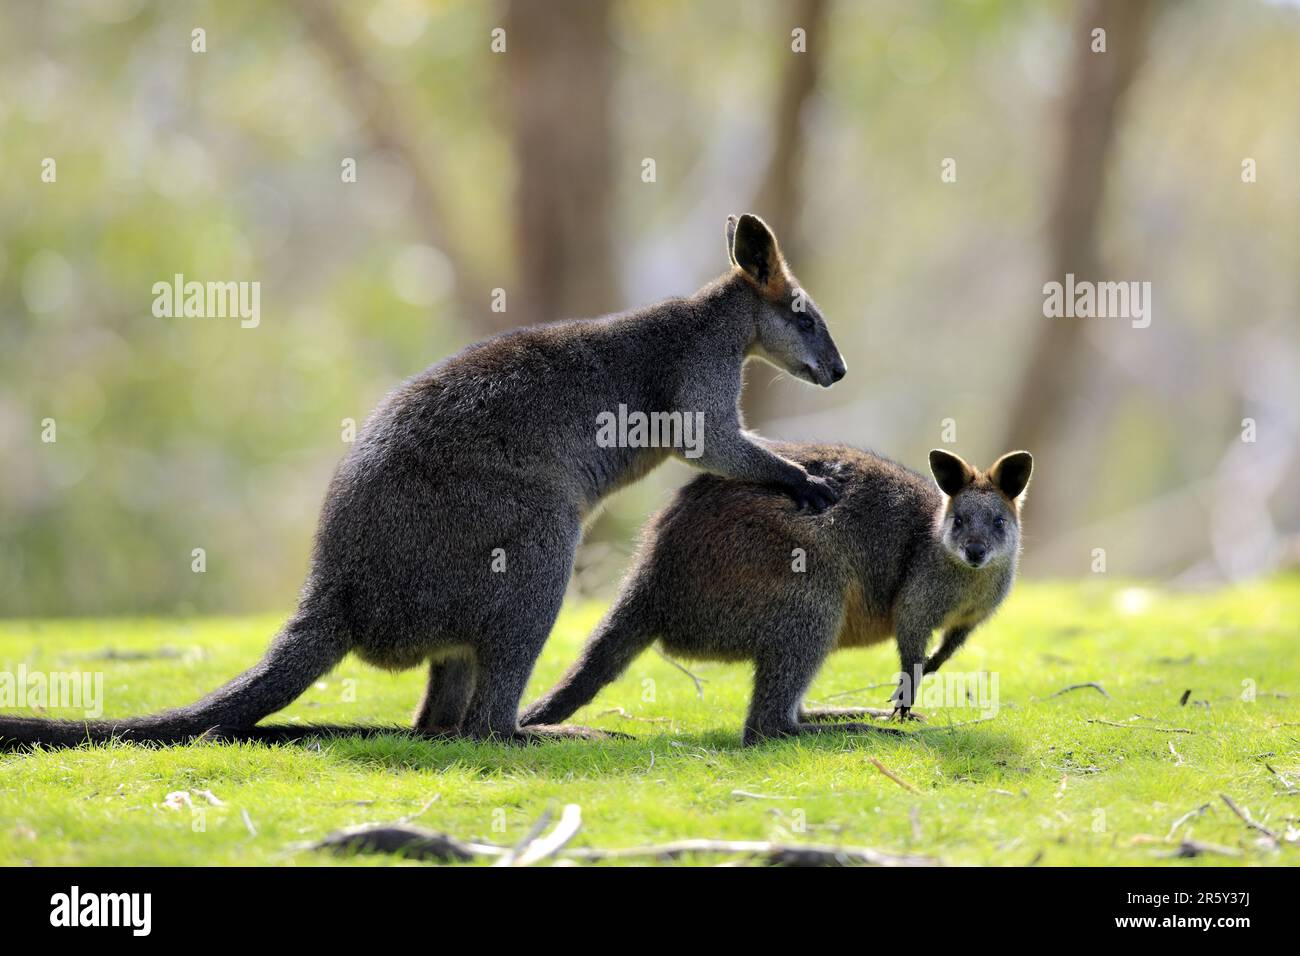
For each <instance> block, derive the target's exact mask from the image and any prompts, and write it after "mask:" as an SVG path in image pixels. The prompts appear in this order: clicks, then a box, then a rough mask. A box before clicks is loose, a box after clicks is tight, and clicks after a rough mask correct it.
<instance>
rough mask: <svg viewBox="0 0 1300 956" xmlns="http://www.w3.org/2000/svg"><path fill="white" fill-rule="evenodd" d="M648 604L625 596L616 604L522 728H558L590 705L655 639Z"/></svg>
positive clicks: (530, 711) (523, 720)
mask: <svg viewBox="0 0 1300 956" xmlns="http://www.w3.org/2000/svg"><path fill="white" fill-rule="evenodd" d="M655 632H656V628H655V625H654V622H653V620H652V619H651V617H650V614H649V608H648V602H647V601H645V600H644V599H643V597H642V595H641V594H640V593H636V592H633V593H625V594H623V595H622V596H620V597H619V599H618V600H617V601H615V602H614V606H613V607H611V608H610V609H609V612H608V613H607V614H606V615H605V617H604V619H603V620H602V621H601V622H600V624H599V625H598V626H597V627H596V630H595V631H594V632H593V633H592V635H591V637H590V638H589V639H588V641H587V646H586V647H584V648H583V649H582V653H581V654H580V655H579V656H578V660H577V661H576V662H575V663H574V665H573V666H572V667H570V668H569V670H568V672H567V673H565V675H564V677H562V678H561V679H560V682H559V683H558V684H556V685H555V686H554V687H552V688H551V689H550V690H549V691H548V692H547V693H546V694H544V695H543V696H542V697H541V699H540V700H538V701H536V702H535V703H534V704H533V705H532V706H531V707H528V708H527V709H526V710H525V711H524V712H523V714H522V715H521V716H520V718H519V726H521V727H527V726H530V725H536V724H558V723H562V722H563V721H565V720H567V719H568V718H569V717H571V716H572V715H573V712H574V711H576V710H577V709H578V708H580V707H584V706H586V705H587V704H589V703H591V701H592V699H593V698H594V697H595V696H596V695H597V694H598V693H600V689H601V688H602V687H604V686H605V685H606V684H608V683H609V682H610V681H612V680H614V679H615V678H616V677H618V676H619V675H620V674H622V673H623V671H625V670H627V667H628V665H629V664H631V663H632V661H633V660H634V659H635V658H636V656H637V655H638V654H640V653H641V652H642V651H643V650H645V649H646V648H647V647H649V646H650V644H652V643H653V642H654V639H655Z"/></svg>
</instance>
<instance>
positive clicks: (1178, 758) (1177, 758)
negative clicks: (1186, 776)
mask: <svg viewBox="0 0 1300 956" xmlns="http://www.w3.org/2000/svg"><path fill="white" fill-rule="evenodd" d="M1169 752H1170V753H1171V754H1173V755H1174V766H1175V767H1181V766H1182V765H1183V755H1182V754H1180V753H1179V752H1178V751H1177V750H1175V749H1174V742H1173V741H1172V740H1171V741H1169Z"/></svg>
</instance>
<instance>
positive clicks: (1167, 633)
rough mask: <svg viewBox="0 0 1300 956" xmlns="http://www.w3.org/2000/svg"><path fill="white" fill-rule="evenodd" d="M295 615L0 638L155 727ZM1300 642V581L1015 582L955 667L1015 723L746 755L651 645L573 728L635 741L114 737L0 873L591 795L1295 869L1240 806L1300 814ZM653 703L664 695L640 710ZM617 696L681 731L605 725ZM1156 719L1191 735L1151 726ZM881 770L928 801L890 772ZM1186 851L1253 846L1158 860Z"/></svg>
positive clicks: (727, 694) (16, 822)
mask: <svg viewBox="0 0 1300 956" xmlns="http://www.w3.org/2000/svg"><path fill="white" fill-rule="evenodd" d="M600 611H601V608H600V607H598V606H594V605H579V606H570V607H568V608H566V611H565V613H564V615H563V616H562V618H561V620H560V624H559V626H558V628H557V630H556V633H555V634H554V635H553V636H552V638H551V641H550V644H549V645H548V646H547V648H546V652H545V655H544V656H543V659H542V661H541V663H540V665H539V667H538V669H537V673H536V675H535V678H534V681H533V683H532V686H531V687H530V691H529V695H528V696H529V699H531V698H532V697H534V696H536V695H537V694H538V693H540V692H541V691H542V690H543V689H544V688H546V687H547V686H548V685H549V684H550V682H551V681H553V680H554V679H555V678H556V677H557V676H558V675H559V673H560V672H561V671H562V670H563V668H564V666H565V665H566V664H567V662H568V661H570V660H571V659H572V658H573V655H574V653H575V651H576V649H577V647H578V646H579V645H580V643H581V641H582V640H583V638H584V637H585V635H586V633H587V632H588V630H589V629H590V627H591V626H592V625H593V624H594V623H595V621H596V619H597V617H598V616H599V613H600ZM277 624H278V621H276V620H274V619H269V618H267V619H203V620H197V621H193V622H190V623H176V622H161V621H125V620H112V621H104V620H100V621H57V622H54V621H51V622H9V623H3V624H0V671H3V670H8V671H13V670H14V669H16V668H17V667H18V666H19V665H20V664H25V665H26V666H27V668H28V669H29V670H35V669H40V670H47V671H69V670H77V671H80V670H92V671H97V670H102V671H103V672H104V693H105V701H106V704H105V713H106V714H107V715H108V716H114V715H125V714H134V713H142V712H145V711H148V710H154V709H158V708H162V707H166V706H170V705H174V704H180V703H183V702H187V701H189V700H191V699H193V698H194V697H196V696H197V695H198V694H199V693H200V692H203V691H205V690H208V689H210V688H211V687H213V686H215V685H217V684H218V683H220V682H221V681H223V680H224V679H226V678H228V677H229V676H231V675H232V674H234V673H236V672H237V671H239V670H240V669H242V668H243V667H244V666H246V665H248V664H250V663H251V662H252V661H253V660H254V659H255V658H256V657H257V656H258V654H259V653H260V651H261V649H262V647H263V645H264V644H265V642H266V640H267V639H268V637H269V636H270V635H271V633H272V632H273V631H274V629H275V626H276V625H277ZM1298 639H1300V578H1294V577H1292V578H1287V579H1281V580H1276V581H1272V582H1268V583H1261V584H1256V585H1251V586H1248V587H1243V588H1240V589H1235V590H1231V591H1224V592H1219V593H1215V594H1209V595H1194V596H1189V595H1185V594H1174V593H1171V592H1165V591H1159V590H1152V589H1146V588H1136V587H1127V586H1109V585H1092V584H1088V585H1030V584H1022V585H1020V586H1019V587H1018V589H1017V591H1016V593H1014V594H1013V596H1012V598H1011V599H1010V600H1009V601H1008V603H1007V605H1006V606H1005V607H1004V608H1003V610H1002V612H1001V613H1000V614H999V616H998V617H997V618H996V619H995V620H994V621H993V622H991V623H990V624H989V625H988V626H986V627H985V628H984V629H983V630H982V631H979V632H977V633H976V634H975V636H974V637H973V638H972V639H971V642H970V644H969V645H968V647H967V649H966V650H964V651H963V652H962V653H961V654H959V655H958V656H957V658H956V659H955V660H954V661H952V662H950V664H949V667H950V668H951V669H952V670H953V671H961V672H973V671H988V672H990V673H996V674H997V676H998V690H999V692H1000V697H999V701H998V703H999V708H998V711H997V714H996V716H994V717H993V718H992V719H990V720H985V721H982V722H979V723H974V724H970V725H969V726H965V727H960V728H956V729H953V730H951V731H943V732H931V733H927V734H925V735H924V736H921V737H916V738H914V739H907V740H897V739H891V738H884V737H881V738H876V737H874V736H872V737H851V736H840V735H831V736H822V737H820V738H816V739H805V740H799V741H790V742H781V743H773V744H768V745H765V746H760V747H756V748H750V749H741V747H740V725H741V720H742V718H743V714H744V710H745V706H746V703H747V701H748V693H749V669H748V668H747V667H745V666H742V665H723V664H709V663H699V664H695V665H692V669H693V670H694V671H695V673H696V674H698V675H699V676H700V677H702V678H704V679H705V680H706V681H707V683H705V684H704V696H703V699H699V698H697V696H696V692H695V688H694V685H693V684H692V683H691V681H690V680H689V679H688V678H687V677H686V676H685V675H684V674H682V673H681V672H680V671H678V670H675V669H674V668H673V667H672V666H671V665H670V664H669V663H667V662H666V661H664V660H662V659H661V658H660V657H658V656H657V655H655V654H654V653H647V654H645V655H643V656H642V657H641V658H640V659H638V660H637V661H636V662H635V663H634V664H633V666H632V668H631V670H630V671H629V672H628V673H627V674H626V675H625V676H624V677H623V678H622V679H621V680H619V681H618V682H616V683H615V684H613V685H611V686H610V687H609V688H607V689H606V691H605V692H604V693H603V694H602V695H601V696H600V697H599V698H598V700H597V701H596V703H595V704H593V705H592V706H591V707H589V708H587V709H586V710H585V711H582V712H580V713H579V714H578V715H576V717H575V718H574V719H575V722H582V723H586V724H589V725H593V726H597V727H602V728H606V729H612V730H620V731H625V732H629V733H633V734H635V735H636V737H637V739H636V740H611V741H602V742H583V741H565V742H560V743H553V744H546V745H542V746H535V747H526V748H523V747H507V746H498V745H482V744H471V743H464V742H450V743H435V742H417V741H411V740H402V739H398V738H391V737H389V738H379V739H374V740H340V741H332V742H327V743H325V744H324V745H322V746H320V747H318V748H317V747H301V746H285V747H264V746H260V745H217V744H204V745H198V746H192V747H183V748H173V749H158V750H154V749H147V748H140V747H133V746H124V745H112V746H103V747H95V748H88V749H80V750H74V751H57V752H46V753H39V754H10V755H3V756H0V864H5V865H25V864H38V865H48V864H72V865H102V864H164V865H170V864H182V865H188V864H296V865H340V864H342V863H346V862H352V863H358V864H367V865H384V864H393V863H400V862H401V861H399V860H394V859H393V858H391V857H389V858H380V857H357V858H351V859H349V860H340V859H339V858H336V857H331V856H326V855H324V854H320V853H315V852H309V851H308V852H304V851H300V850H295V849H293V847H292V845H293V844H294V843H296V842H299V841H304V840H312V839H316V838H319V837H321V836H324V835H325V834H326V833H328V832H329V831H331V830H333V829H336V828H339V827H343V826H348V825H351V824H359V823H366V822H372V821H394V820H397V819H398V818H400V817H403V816H406V815H409V814H412V813H415V812H417V811H418V810H419V809H420V808H421V807H423V806H425V805H426V804H428V803H429V801H431V800H433V801H434V802H433V803H432V804H430V805H429V806H428V808H427V809H426V810H425V812H424V813H423V815H422V816H421V817H420V818H419V823H420V824H423V825H426V826H429V827H432V828H434V829H439V830H444V831H446V832H449V833H452V834H455V835H457V836H460V837H463V838H475V839H480V840H487V841H492V842H498V843H506V842H513V841H515V840H517V839H519V838H520V837H521V836H522V835H523V834H524V833H526V832H527V830H528V829H529V827H530V825H531V824H532V823H533V821H534V820H536V818H537V817H538V816H539V815H540V814H541V813H542V812H543V810H545V809H546V808H547V807H548V806H549V807H555V806H558V805H560V804H564V803H577V804H579V805H581V807H582V815H583V821H584V824H583V828H582V831H581V832H580V833H579V835H578V836H577V838H576V841H575V845H587V846H599V847H618V846H629V845H634V844H643V843H649V842H661V841H667V840H676V839H681V838H686V837H718V838H732V839H773V838H775V839H781V840H788V841H794V842H799V841H812V842H832V843H843V844H845V845H853V846H870V847H874V848H877V849H881V850H889V851H900V852H913V853H924V854H928V855H932V856H935V857H937V858H938V859H940V860H941V861H943V862H945V863H950V864H998V865H1001V864H1012V865H1016V864H1026V863H1030V862H1033V861H1038V862H1041V863H1043V864H1049V865H1067V864H1090V865H1109V864H1139V865H1145V864H1153V863H1173V864H1174V865H1179V866H1196V865H1204V864H1213V865H1223V864H1234V863H1239V864H1274V865H1276V864H1290V863H1295V862H1297V861H1298V860H1300V844H1285V843H1284V844H1283V845H1282V846H1281V847H1280V848H1277V849H1270V848H1267V847H1265V846H1261V845H1260V844H1259V842H1258V837H1259V834H1257V833H1254V832H1252V831H1251V830H1249V829H1248V828H1247V827H1246V826H1245V825H1244V824H1243V823H1242V821H1241V820H1240V819H1238V818H1237V817H1236V816H1234V815H1233V814H1232V812H1230V811H1229V809H1228V808H1227V806H1226V805H1225V804H1224V803H1223V802H1222V800H1221V799H1220V794H1228V795H1229V796H1230V797H1232V798H1233V799H1234V800H1235V801H1236V803H1237V804H1238V805H1239V806H1241V807H1244V808H1247V809H1248V810H1249V812H1250V813H1251V815H1252V816H1253V817H1254V818H1255V819H1256V820H1258V821H1260V822H1262V823H1263V824H1265V825H1266V826H1268V827H1270V828H1272V829H1273V830H1275V831H1278V832H1279V833H1284V832H1285V831H1286V830H1287V827H1288V823H1291V824H1295V823H1296V821H1297V818H1298V817H1300V795H1294V794H1292V795H1288V794H1287V793H1286V788H1285V786H1284V784H1283V783H1282V782H1281V780H1280V779H1279V778H1278V777H1277V776H1276V775H1274V773H1272V772H1271V771H1270V770H1269V769H1268V768H1267V767H1266V766H1265V764H1266V763H1268V764H1271V765H1272V766H1273V767H1274V768H1275V769H1276V770H1277V771H1279V772H1280V773H1281V774H1282V775H1284V776H1286V777H1289V778H1290V779H1291V781H1292V782H1293V783H1296V782H1300V654H1297V649H1298V648H1300V640H1298ZM162 647H167V648H171V649H174V650H175V651H177V652H179V656H174V657H169V658H158V657H153V658H146V659H138V660H129V659H127V660H123V659H109V660H105V659H103V658H102V654H103V652H104V651H106V650H108V649H110V648H112V649H114V650H116V651H119V652H121V651H157V650H158V649H159V648H162ZM895 667H896V658H895V656H894V651H893V647H892V645H886V646H881V647H877V648H871V649H869V650H865V651H847V652H844V653H842V654H838V655H835V656H834V657H833V658H832V660H831V662H830V663H829V665H828V666H827V668H826V669H825V671H824V672H823V673H822V675H821V676H820V677H819V679H818V680H817V682H816V684H815V685H814V686H813V689H812V692H811V697H812V698H814V699H823V700H824V699H825V698H827V697H829V696H830V695H833V694H840V693H842V692H845V691H852V690H854V689H855V688H861V687H863V686H864V685H866V684H871V683H876V682H880V681H885V680H887V679H888V678H889V677H890V676H891V675H892V674H893V672H894V669H895ZM422 677H423V675H422V674H419V673H416V672H410V673H405V674H400V675H390V674H387V673H384V672H380V671H376V670H373V669H370V668H367V667H366V666H364V665H362V664H360V663H357V662H354V661H348V662H347V663H346V664H345V665H344V666H343V667H342V668H341V669H340V670H338V671H337V672H336V673H334V674H332V675H330V676H329V677H328V678H327V679H326V680H325V681H323V682H322V683H320V684H319V685H317V687H316V688H315V689H313V690H312V691H311V692H309V693H308V694H307V695H306V696H305V697H304V698H303V699H302V700H300V701H298V702H297V703H296V704H295V705H294V706H293V707H292V708H291V709H290V710H289V711H286V712H285V714H284V715H283V716H284V717H288V718H292V719H300V720H306V721H346V722H355V721H368V722H369V721H376V722H377V721H385V722H392V721H405V719H406V717H407V714H408V713H409V711H410V710H411V709H412V708H413V707H414V704H415V702H416V700H417V699H418V697H419V693H420V684H421V681H422ZM1081 681H1099V682H1100V683H1101V684H1103V685H1104V687H1105V688H1106V690H1107V691H1108V692H1109V694H1110V698H1109V699H1107V698H1104V697H1103V696H1102V695H1101V694H1099V693H1097V692H1095V691H1092V690H1081V691H1076V692H1073V693H1068V694H1065V695H1062V696H1059V697H1050V696H1049V695H1051V694H1052V693H1053V692H1054V691H1056V690H1058V689H1060V688H1062V687H1064V686H1066V685H1068V684H1072V683H1077V682H1081ZM353 682H355V683H353ZM650 682H652V683H650ZM651 687H652V688H653V699H652V700H647V699H644V698H646V697H648V696H650V695H649V694H648V693H647V688H651ZM1251 687H1253V688H1254V690H1255V693H1254V695H1253V698H1252V695H1250V694H1249V693H1247V691H1248V690H1249V689H1250V688H1251ZM1188 689H1190V690H1191V699H1190V700H1189V701H1188V703H1187V704H1186V705H1181V706H1180V704H1179V698H1180V697H1181V695H1182V694H1183V691H1184V690H1188ZM887 694H888V691H887V690H886V689H885V688H876V689H873V690H870V691H864V692H861V693H857V694H850V695H848V696H845V697H838V698H836V699H835V700H834V703H836V704H841V705H844V704H851V703H864V704H868V705H873V706H883V703H884V699H885V698H886V696H887ZM1287 695H1289V696H1287ZM1198 701H1203V702H1206V703H1202V704H1198V703H1197V702H1198ZM615 707H622V708H624V710H625V711H626V713H627V714H630V715H633V716H635V717H637V718H668V720H669V722H654V723H652V722H645V721H642V720H631V719H627V718H624V717H620V716H618V715H616V714H613V713H608V711H610V709H611V708H615ZM922 710H926V711H928V713H929V714H930V725H931V726H933V725H935V724H944V723H947V722H949V721H952V722H954V723H955V722H963V721H969V720H974V719H975V718H977V717H978V716H979V713H978V712H977V711H976V710H975V709H973V708H971V707H945V708H933V707H931V708H922ZM54 713H58V712H54ZM1135 715H1141V717H1140V718H1139V719H1137V720H1133V719H1132V718H1134V716H1135ZM1089 718H1094V719H1101V720H1109V721H1114V722H1116V723H1120V724H1125V725H1126V726H1125V727H1113V726H1109V725H1106V724H1100V723H1089V722H1088V721H1089ZM1145 726H1160V727H1180V728H1185V729H1187V730H1190V731H1192V732H1191V733H1187V734H1182V733H1180V734H1168V733H1160V732H1155V731H1152V730H1149V729H1138V728H1142V727H1145ZM1171 742H1172V743H1173V745H1174V747H1175V748H1176V750H1177V756H1176V755H1175V754H1174V753H1172V752H1171V751H1170V747H1169V745H1170V743H1171ZM871 757H875V758H877V759H878V760H879V761H881V762H882V763H883V764H884V765H885V766H886V767H887V768H889V769H890V770H891V771H892V772H893V773H894V774H896V775H898V776H899V777H901V778H903V779H905V780H907V781H910V782H911V784H912V785H914V787H915V788H916V790H917V792H916V793H911V792H908V791H907V790H905V789H904V788H902V787H901V786H899V785H898V784H896V783H894V782H893V781H891V780H890V779H888V778H887V777H886V776H884V775H883V774H882V773H881V772H880V771H878V770H877V769H876V767H875V766H873V764H872V763H871V762H870V759H869V758H871ZM176 790H190V791H195V790H211V791H212V792H213V793H214V794H215V795H216V796H217V797H219V798H220V799H221V800H222V801H224V806H211V807H207V808H206V809H205V811H204V813H203V815H202V816H201V817H200V816H197V815H195V814H192V813H191V812H190V811H188V810H172V809H167V808H165V807H163V802H164V799H165V797H166V795H167V794H168V793H169V792H171V791H176ZM738 790H739V791H746V792H748V793H750V794H759V795H763V796H764V797H767V798H768V799H757V798H755V797H753V796H743V795H737V794H735V793H734V791H738ZM435 798H436V799H435ZM203 802H204V801H203V800H201V799H199V800H198V803H199V804H203ZM1201 804H1209V809H1208V810H1206V811H1205V812H1204V813H1203V814H1202V815H1200V816H1198V817H1195V818H1193V819H1191V820H1190V821H1189V822H1188V823H1186V824H1184V825H1183V826H1182V827H1180V828H1179V830H1178V832H1177V834H1176V835H1175V837H1174V838H1173V840H1168V839H1167V835H1168V833H1169V830H1170V825H1171V824H1172V823H1173V821H1174V820H1175V819H1177V818H1178V817H1180V816H1182V815H1183V814H1184V813H1186V812H1187V811H1189V810H1192V809H1194V808H1196V807H1198V806H1199V805H1201ZM242 811H247V815H248V817H249V819H250V820H251V821H252V823H253V825H254V827H255V828H256V835H253V834H251V833H250V832H249V830H248V828H247V827H246V826H245V822H244V819H243V815H242ZM801 820H802V821H806V823H807V826H806V827H804V828H801V827H800V825H799V824H800V821H801ZM502 827H504V829H501V828H502ZM1189 835H1190V836H1192V837H1193V838H1194V839H1196V840H1198V841H1203V842H1206V843H1214V844H1220V845H1222V846H1225V847H1228V848H1231V849H1233V850H1235V851H1237V852H1238V853H1239V854H1240V855H1239V856H1220V855H1207V856H1201V857H1198V858H1195V859H1190V860H1189V859H1177V860H1173V859H1170V858H1168V857H1166V856H1164V855H1163V854H1166V853H1168V852H1169V851H1170V850H1172V849H1173V848H1175V847H1176V846H1177V844H1178V842H1179V841H1180V840H1181V839H1182V838H1184V837H1186V836H1189ZM696 862H716V858H700V859H698V860H697V861H696ZM408 865H410V864H408Z"/></svg>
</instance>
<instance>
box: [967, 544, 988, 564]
mask: <svg viewBox="0 0 1300 956" xmlns="http://www.w3.org/2000/svg"><path fill="white" fill-rule="evenodd" d="M988 553H989V549H988V548H986V547H985V546H984V545H982V544H975V543H971V544H968V545H966V560H967V561H968V562H969V563H970V564H980V563H981V562H982V561H983V560H984V559H985V558H986V557H987V556H988Z"/></svg>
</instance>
